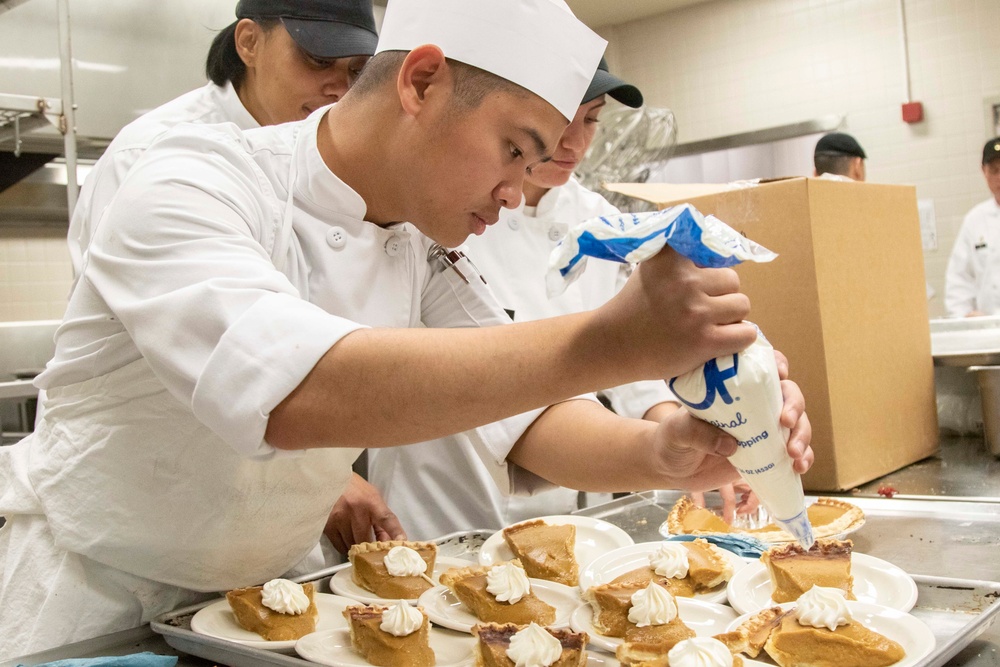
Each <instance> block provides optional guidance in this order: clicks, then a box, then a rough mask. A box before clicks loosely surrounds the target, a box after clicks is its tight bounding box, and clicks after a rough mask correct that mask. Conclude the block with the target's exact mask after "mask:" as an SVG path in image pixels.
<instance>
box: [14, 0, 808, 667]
mask: <svg viewBox="0 0 1000 667" xmlns="http://www.w3.org/2000/svg"><path fill="white" fill-rule="evenodd" d="M604 47H605V42H604V40H602V39H601V38H599V37H598V36H597V35H595V34H594V33H593V32H592V31H590V30H589V29H588V28H586V26H584V25H583V24H582V23H580V22H579V21H577V20H576V19H575V17H573V15H572V13H571V12H570V11H569V8H568V7H567V6H566V5H565V3H564V2H562V0H511V1H510V2H503V3H498V2H470V1H469V0H390V3H389V5H388V8H387V10H386V16H385V22H384V24H383V28H382V34H381V36H380V39H379V46H378V49H377V53H376V55H375V56H374V58H373V59H372V61H371V62H369V64H368V65H367V66H366V67H365V70H364V71H363V73H362V75H361V77H360V78H359V79H358V82H357V83H356V84H355V86H354V87H353V88H352V90H351V91H350V92H349V93H348V94H347V95H345V96H344V98H343V99H342V100H341V101H340V102H339V103H338V104H335V105H333V106H331V107H329V108H324V109H320V110H318V111H316V112H315V113H313V114H312V115H310V116H309V118H307V119H306V120H305V121H303V122H298V123H286V124H283V125H278V126H272V127H265V128H260V129H257V130H250V131H246V132H241V131H240V130H239V129H238V128H237V127H236V126H234V125H231V124H228V125H185V126H183V127H179V128H176V129H175V130H173V131H171V132H168V133H167V134H165V135H164V136H163V137H162V138H161V139H159V140H158V141H157V142H156V143H154V144H153V145H152V146H150V147H149V148H148V149H147V150H146V152H145V153H144V154H143V155H142V156H141V157H140V158H139V160H138V161H137V162H136V164H135V165H134V166H133V168H132V169H131V170H130V172H129V173H128V175H127V176H126V178H125V180H124V182H123V183H122V186H121V188H120V189H119V191H118V193H117V194H116V195H115V197H114V200H113V201H112V202H111V203H110V204H109V206H108V209H107V211H106V212H105V214H104V215H103V216H102V218H101V220H100V221H99V223H98V225H97V228H96V229H95V230H94V233H93V237H92V241H91V244H90V247H89V249H88V259H87V263H86V266H85V267H84V271H83V274H82V277H81V279H80V280H78V281H77V284H76V286H75V288H74V292H73V294H72V296H71V298H70V303H69V306H68V309H67V313H66V317H65V321H64V324H63V326H62V327H61V328H60V330H59V332H58V334H57V338H56V356H55V357H54V359H53V360H52V361H51V362H50V364H49V365H48V367H47V368H46V370H45V372H44V373H43V374H42V375H40V376H39V377H38V379H37V382H38V384H39V385H40V386H41V387H43V388H45V389H46V390H47V391H48V397H47V411H46V413H45V415H44V417H43V419H42V421H41V423H40V424H39V427H38V428H37V429H36V431H35V432H34V433H33V434H32V435H30V436H28V437H27V438H26V439H25V440H23V441H21V442H20V443H17V444H15V445H12V446H8V447H4V448H0V476H2V485H0V489H2V492H0V515H2V516H4V517H6V519H7V523H6V524H5V525H4V526H3V528H2V529H0V572H2V573H3V576H2V578H0V627H3V628H4V632H3V633H2V635H0V657H3V658H6V657H8V656H11V655H16V654H18V653H25V652H28V651H36V650H39V649H41V648H45V647H48V646H53V645H58V644H62V643H66V642H70V641H75V640H79V639H83V638H86V637H89V636H93V635H97V634H101V633H106V632H110V631H113V630H119V629H122V628H127V627H131V626H134V625H137V624H140V623H142V622H145V621H147V620H149V619H150V618H152V617H154V616H155V615H157V614H159V613H161V612H164V611H166V610H169V609H172V608H175V607H176V606H178V605H180V604H185V603H190V602H192V601H195V600H198V599H203V598H205V597H206V596H208V595H212V594H215V593H217V592H218V591H222V590H226V589H230V588H234V587H238V586H246V585H251V584H255V583H260V582H263V581H267V580H268V579H270V578H273V577H275V576H279V575H280V574H281V573H283V572H284V571H286V570H287V569H288V568H289V567H290V566H292V565H293V564H294V563H296V562H298V561H299V560H300V559H301V558H302V557H303V555H304V554H305V553H307V552H308V551H309V550H310V549H311V548H312V547H313V545H315V543H316V541H317V539H318V537H319V535H320V534H321V533H322V531H323V528H324V526H325V524H326V521H327V518H328V515H329V512H330V509H331V507H332V506H333V504H334V501H335V500H336V499H337V498H338V497H339V496H340V494H341V492H342V491H343V489H344V487H345V486H346V484H347V482H348V479H349V478H350V475H351V463H352V462H353V460H354V459H355V458H356V456H357V455H358V453H359V451H360V448H362V447H387V446H398V445H402V444H406V443H411V442H419V441H424V440H430V439H434V438H438V437H441V436H444V435H446V434H449V433H458V432H463V431H464V432H466V433H467V437H468V438H469V440H470V441H471V442H473V443H474V445H475V446H476V448H477V451H478V452H479V453H480V455H481V456H482V457H483V458H484V461H485V462H486V463H487V465H488V467H489V469H490V470H491V472H492V474H493V475H494V478H495V480H496V481H497V482H498V483H499V484H501V485H502V488H504V489H505V490H507V491H509V492H529V493H530V492H532V491H535V490H541V489H544V488H547V487H548V486H549V484H550V483H555V484H560V485H563V486H568V487H575V488H580V489H584V490H591V491H613V490H616V489H629V488H633V487H635V486H642V487H657V486H671V487H677V486H684V487H690V488H695V489H698V488H702V489H704V488H714V487H717V486H719V485H720V484H722V483H726V482H729V481H732V480H733V479H735V477H736V471H735V469H734V468H733V467H732V466H731V465H730V464H729V462H728V460H727V459H726V458H725V457H726V456H727V455H729V454H731V453H732V452H733V451H735V449H736V443H735V441H734V440H733V439H732V438H731V437H729V436H726V435H725V434H723V433H722V432H721V431H719V430H718V429H716V428H715V427H713V426H711V425H709V424H707V423H705V422H700V421H698V420H696V419H694V418H692V417H690V416H689V415H687V414H685V413H683V412H681V411H678V412H675V413H674V415H672V416H671V417H668V418H667V419H666V420H664V421H663V422H662V423H660V424H655V423H653V422H650V421H645V420H637V419H627V418H624V417H620V416H617V415H614V414H613V413H611V412H610V411H608V410H605V409H604V408H603V407H602V406H599V405H596V404H595V403H593V402H592V401H589V400H572V399H573V398H574V397H576V396H579V395H581V394H584V393H586V392H587V391H591V390H593V389H596V388H599V387H607V386H616V385H619V384H624V383H627V382H634V381H639V380H652V379H657V378H663V377H671V376H674V375H677V374H679V373H681V372H684V371H687V370H689V369H692V368H695V367H696V366H697V365H699V364H701V363H703V362H704V360H706V359H709V358H713V357H716V356H720V355H722V354H730V353H733V352H735V351H737V350H740V349H743V348H744V347H746V346H747V345H749V344H750V343H751V342H752V341H753V340H755V338H756V331H755V329H754V328H753V327H752V326H751V325H747V324H745V323H744V322H743V319H744V317H745V315H746V314H747V312H748V311H749V302H748V300H747V298H746V297H745V296H744V295H742V294H740V293H739V292H738V279H737V276H736V274H735V272H733V271H730V270H723V269H717V270H710V269H699V268H696V267H695V266H694V265H693V264H692V263H691V262H690V261H688V260H685V259H683V258H681V257H679V256H678V255H676V254H675V253H673V252H672V251H664V252H661V253H660V254H659V255H658V256H657V257H655V258H653V259H650V260H648V261H647V262H645V263H643V265H642V266H640V267H639V269H638V270H637V271H636V272H635V273H634V274H633V275H632V277H631V278H630V279H629V281H628V282H627V283H626V285H625V286H624V288H623V289H622V290H621V291H620V292H619V293H618V294H617V295H616V296H615V297H614V298H613V299H611V300H610V301H609V302H608V303H606V304H604V305H603V306H601V308H599V309H597V310H596V311H591V312H587V313H577V314H573V315H567V316H562V317H559V318H552V319H547V320H541V321H535V322H525V323H515V324H510V323H507V324H505V326H495V325H500V324H504V323H505V322H506V321H507V320H508V318H507V316H506V314H505V313H504V312H503V310H502V309H501V308H500V307H499V305H497V303H496V301H495V299H494V297H493V295H492V294H491V293H490V291H489V289H488V287H487V286H486V285H485V284H484V283H483V282H481V281H478V280H468V279H467V278H466V279H463V278H462V276H472V277H475V272H474V269H473V268H472V267H471V266H470V265H468V263H467V261H465V260H461V259H459V260H458V261H457V262H456V263H455V264H453V265H449V264H447V263H444V262H440V261H439V258H440V253H439V252H438V250H437V246H438V245H440V246H444V247H455V246H458V245H460V244H461V243H462V242H464V241H465V239H466V238H467V237H468V236H469V234H472V233H476V234H481V233H482V232H484V231H485V229H486V227H487V226H489V225H490V224H492V223H494V222H496V220H497V218H498V214H499V210H500V208H501V207H512V206H516V204H517V202H520V199H521V195H522V192H521V188H522V183H523V179H524V173H525V170H526V169H527V168H528V167H530V166H531V165H535V164H538V163H539V162H541V161H544V160H547V159H549V158H550V156H551V155H552V151H553V149H554V147H555V145H556V144H557V142H558V139H559V137H560V135H561V134H562V132H563V130H564V129H565V127H566V125H567V124H568V121H569V119H571V118H572V117H573V115H574V114H575V113H576V109H577V107H578V106H579V101H580V100H581V99H582V98H583V95H584V92H585V91H586V88H587V86H588V84H589V82H590V80H591V77H592V75H593V72H594V71H595V70H596V68H597V65H598V62H599V60H600V57H601V55H602V53H603V50H604ZM404 221H405V222H404ZM428 257H430V258H431V259H430V260H429V259H428ZM456 268H457V269H460V270H461V271H462V274H461V275H460V274H459V271H457V270H455V269H456ZM783 392H784V396H785V405H784V408H783V412H782V417H781V420H782V423H783V424H784V425H785V426H787V427H789V428H790V429H791V437H790V439H789V444H788V451H789V454H790V455H791V456H792V458H793V459H794V466H795V468H796V470H798V471H799V472H802V471H804V470H806V469H808V467H809V465H810V464H811V462H812V458H813V454H812V450H811V449H810V447H809V441H810V438H811V429H810V427H809V422H808V418H807V417H806V415H805V411H804V400H803V398H802V394H801V392H800V391H799V390H798V387H797V386H796V385H795V384H794V383H793V382H791V381H788V380H786V381H785V384H784V385H783Z"/></svg>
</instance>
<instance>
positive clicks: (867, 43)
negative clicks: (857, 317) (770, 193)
mask: <svg viewBox="0 0 1000 667" xmlns="http://www.w3.org/2000/svg"><path fill="white" fill-rule="evenodd" d="M905 2H906V15H907V24H908V31H909V51H910V66H911V77H912V94H913V98H914V99H915V100H920V101H922V102H923V103H924V109H925V118H926V119H925V121H924V122H923V123H920V124H917V125H907V124H905V123H903V121H902V120H901V116H900V104H901V103H902V102H903V101H904V98H905V83H904V77H903V65H902V47H901V38H900V23H899V9H898V7H899V5H898V0H716V1H715V2H708V3H705V4H701V5H697V6H694V7H689V8H686V9H681V10H678V11H674V12H670V13H667V14H664V15H662V16H659V17H655V18H653V19H645V20H642V21H636V22H633V23H626V24H623V25H619V26H614V27H611V28H607V29H605V30H602V34H604V36H605V37H606V38H607V39H608V40H609V42H610V46H609V51H608V57H609V61H610V62H611V65H612V69H613V70H614V71H616V72H617V73H619V74H621V75H622V76H623V77H624V78H626V79H628V80H629V81H631V82H633V83H635V84H636V85H638V86H639V87H640V88H641V89H642V91H643V93H644V94H645V96H646V100H647V103H649V104H653V105H655V106H666V107H669V108H671V109H672V110H673V111H674V114H675V115H676V117H677V123H678V127H679V141H680V142H682V143H683V142H688V141H695V140H699V139H707V138H712V137H717V136H724V135H729V134H735V133H739V132H746V131H750V130H754V129H760V128H765V127H770V126H774V125H781V124H786V123H793V122H798V121H803V120H810V119H813V118H816V117H819V116H823V115H826V114H831V113H837V114H845V115H846V119H847V120H846V127H845V131H847V132H850V133H851V134H854V135H855V136H856V137H857V138H858V140H859V141H860V142H861V144H862V146H864V147H865V150H866V152H867V153H868V155H869V160H868V176H869V180H871V181H876V182H884V183H910V184H914V185H916V186H917V196H918V197H920V198H921V199H933V201H934V204H935V209H936V215H937V226H938V244H939V245H938V249H937V250H931V251H928V252H927V253H926V260H925V267H926V270H927V278H928V282H929V283H930V285H931V286H932V288H933V289H934V290H935V291H936V292H937V296H936V297H935V298H934V299H932V301H931V302H930V307H931V314H932V316H940V315H943V312H944V311H943V306H942V294H943V291H944V271H945V267H946V265H947V261H948V254H949V252H950V249H951V245H952V243H953V242H954V238H955V235H956V233H957V231H958V228H959V225H960V224H961V221H962V217H963V216H964V214H965V212H966V211H967V210H968V209H969V208H971V207H972V206H973V205H974V204H976V203H977V202H979V201H982V200H984V199H986V198H987V197H988V196H989V191H988V190H987V189H986V186H985V182H984V180H983V177H982V174H981V172H980V169H979V158H980V155H981V149H982V145H983V144H984V143H985V141H986V140H987V139H988V138H989V137H990V136H992V135H991V134H990V128H989V127H988V123H987V121H986V114H985V111H984V99H985V98H987V97H996V96H1000V39H998V31H1000V0H905Z"/></svg>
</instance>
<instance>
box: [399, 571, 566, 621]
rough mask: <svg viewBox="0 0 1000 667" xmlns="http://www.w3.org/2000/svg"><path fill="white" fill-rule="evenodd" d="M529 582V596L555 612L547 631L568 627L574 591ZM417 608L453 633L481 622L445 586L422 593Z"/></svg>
mask: <svg viewBox="0 0 1000 667" xmlns="http://www.w3.org/2000/svg"><path fill="white" fill-rule="evenodd" d="M528 581H530V582H531V592H532V593H534V594H535V595H537V596H538V598H539V599H540V600H541V601H542V602H547V603H548V604H550V605H552V606H553V607H555V608H556V620H555V622H554V623H551V624H550V625H549V627H553V628H566V627H569V617H570V615H571V614H572V613H573V610H574V609H576V607H577V605H579V604H580V596H579V595H578V594H577V592H576V589H575V588H572V587H570V586H565V585H563V584H557V583H556V582H554V581H545V580H544V579H528ZM417 604H419V605H420V606H421V607H423V608H424V612H426V613H427V617H428V618H429V619H431V621H433V622H434V623H437V624H438V625H443V626H444V627H446V628H451V629H452V630H458V631H459V632H472V626H473V625H475V624H476V623H479V622H480V621H479V619H478V618H476V617H475V616H474V615H473V614H472V612H471V611H469V610H468V608H467V607H466V606H465V605H464V604H462V603H461V602H459V600H458V598H457V597H455V594H454V593H452V592H451V590H449V589H448V587H447V586H436V587H435V588H432V589H430V590H429V591H424V594H423V595H421V596H420V598H419V599H418V600H417Z"/></svg>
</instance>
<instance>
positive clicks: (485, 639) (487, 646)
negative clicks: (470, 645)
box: [472, 623, 590, 667]
mask: <svg viewBox="0 0 1000 667" xmlns="http://www.w3.org/2000/svg"><path fill="white" fill-rule="evenodd" d="M527 627H528V626H526V625H517V624H515V623H480V624H477V625H474V626H473V627H472V634H473V635H474V636H475V637H476V639H477V641H476V648H475V656H476V667H514V666H515V665H516V664H517V663H515V662H514V660H512V659H511V658H510V656H509V655H508V654H507V651H508V650H509V649H510V644H511V639H512V638H513V637H514V635H516V634H517V633H518V632H520V631H521V630H524V629H525V628H527ZM545 631H546V632H548V633H549V634H550V635H552V636H553V637H554V638H555V639H557V640H558V641H559V644H560V645H561V648H562V653H561V655H560V656H559V657H558V658H557V659H556V661H555V662H553V663H551V665H550V667H583V666H584V665H586V664H587V642H588V641H589V640H590V637H589V636H588V635H587V633H586V632H573V631H572V630H569V629H556V628H545Z"/></svg>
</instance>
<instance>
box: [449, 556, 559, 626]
mask: <svg viewBox="0 0 1000 667" xmlns="http://www.w3.org/2000/svg"><path fill="white" fill-rule="evenodd" d="M506 565H513V566H515V567H518V568H520V567H521V564H520V563H519V562H517V561H505V562H503V563H497V564H496V565H492V566H479V567H459V568H452V569H450V570H446V571H445V572H442V573H441V583H442V584H443V585H445V586H447V587H448V588H449V589H451V592H452V593H454V594H455V597H457V598H458V599H459V600H460V601H461V602H462V604H464V605H465V606H466V608H468V610H469V611H470V612H472V615H473V616H475V617H476V618H478V619H479V620H480V621H485V622H489V623H514V624H517V625H528V624H529V623H537V624H538V625H551V624H552V623H554V622H555V620H556V610H555V607H553V606H552V605H550V604H548V603H546V602H543V601H542V600H540V599H539V598H538V596H537V595H535V593H534V592H532V591H531V590H530V587H529V589H528V591H527V592H526V593H525V594H524V595H523V596H521V598H520V599H519V600H517V602H514V603H513V604H511V603H510V602H504V601H501V600H497V598H496V596H495V595H494V594H492V593H490V592H489V591H488V590H486V587H487V585H488V582H487V576H488V575H489V573H490V571H491V570H492V569H494V568H497V567H501V566H506Z"/></svg>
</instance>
